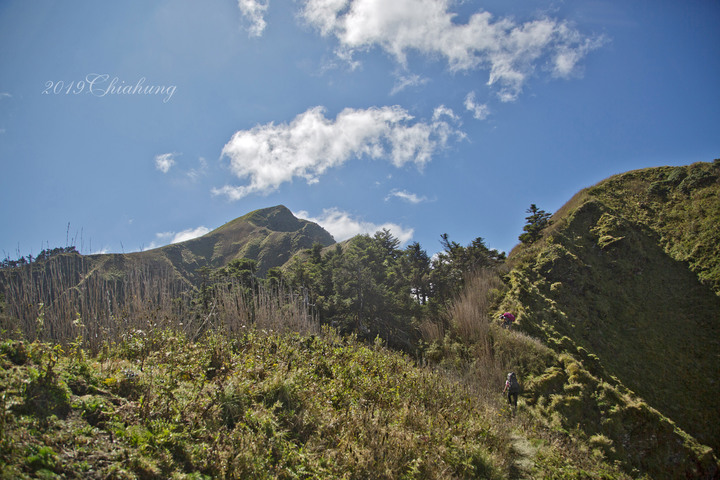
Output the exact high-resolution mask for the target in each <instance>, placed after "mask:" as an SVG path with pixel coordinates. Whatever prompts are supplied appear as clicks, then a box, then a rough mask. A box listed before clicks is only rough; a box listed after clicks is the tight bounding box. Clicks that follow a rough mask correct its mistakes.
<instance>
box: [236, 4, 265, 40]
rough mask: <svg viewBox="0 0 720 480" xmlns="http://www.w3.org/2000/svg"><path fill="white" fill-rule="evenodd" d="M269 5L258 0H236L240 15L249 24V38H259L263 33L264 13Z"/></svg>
mask: <svg viewBox="0 0 720 480" xmlns="http://www.w3.org/2000/svg"><path fill="white" fill-rule="evenodd" d="M269 4H270V1H269V0H266V1H264V2H262V1H259V0H238V7H239V8H240V13H242V15H243V16H244V17H245V18H246V19H247V20H248V21H249V22H250V26H249V27H248V34H249V35H250V36H251V37H260V36H262V34H263V32H264V31H265V27H266V26H267V22H265V12H266V11H267V9H268V6H269Z"/></svg>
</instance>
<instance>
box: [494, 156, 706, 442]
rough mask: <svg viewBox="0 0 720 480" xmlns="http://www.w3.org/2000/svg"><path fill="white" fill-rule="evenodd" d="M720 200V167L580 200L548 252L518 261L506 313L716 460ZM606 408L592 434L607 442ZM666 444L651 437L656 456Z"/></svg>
mask: <svg viewBox="0 0 720 480" xmlns="http://www.w3.org/2000/svg"><path fill="white" fill-rule="evenodd" d="M719 193H720V162H718V161H717V160H716V161H715V162H714V163H698V164H693V165H690V166H686V167H664V168H654V169H646V170H639V171H633V172H628V173H625V174H621V175H617V176H614V177H611V178H609V179H608V180H605V181H603V182H601V183H599V184H598V185H596V186H594V187H591V188H589V189H586V190H584V191H582V192H580V193H578V194H577V195H576V196H575V197H574V198H573V199H572V200H571V201H570V202H568V204H566V205H565V206H564V207H563V208H562V209H560V210H559V211H558V212H557V213H556V214H555V215H554V216H553V218H552V221H553V224H552V226H551V227H549V228H548V229H547V230H546V231H545V232H544V237H543V238H542V239H541V240H540V241H539V242H537V243H536V244H533V245H531V246H525V245H521V246H518V247H517V248H516V249H515V250H514V251H513V252H512V253H511V257H510V259H511V262H512V264H513V265H514V268H513V270H512V271H511V273H510V274H509V276H508V281H509V287H510V288H509V291H508V293H507V296H506V297H505V300H504V304H503V308H507V309H513V310H515V311H517V312H518V313H519V315H518V326H519V328H521V329H522V330H524V331H525V332H527V333H529V334H531V335H533V336H536V337H538V338H540V339H542V340H543V341H544V342H545V343H547V344H548V345H550V346H552V347H553V348H555V349H556V350H557V351H558V352H561V353H562V352H564V353H568V354H571V355H572V356H573V358H575V359H577V360H580V361H582V362H583V364H584V365H585V366H586V367H588V368H590V369H591V370H592V371H593V374H595V375H597V377H598V378H599V379H600V380H604V381H609V382H614V383H617V382H620V384H621V385H624V386H625V387H628V388H629V389H630V390H632V391H633V392H635V393H636V394H637V395H639V396H640V397H642V399H644V400H645V401H647V403H648V405H649V407H650V410H653V409H655V410H657V411H659V412H660V413H661V414H662V415H664V416H665V417H667V418H669V419H671V420H672V421H673V422H674V423H675V424H676V425H677V426H679V427H680V428H682V429H683V430H684V431H686V432H688V433H689V434H690V435H692V436H693V437H694V438H696V439H697V440H698V441H700V442H701V443H703V444H705V445H710V446H711V447H713V448H714V449H715V450H716V451H718V449H720V432H719V431H718V428H717V425H720V297H719V296H718V295H720V275H719V272H720V260H719V258H720V230H719V229H718V228H717V225H718V224H720V196H719ZM563 378H564V377H563V375H559V376H558V377H557V378H556V379H555V380H557V381H556V382H555V383H556V384H555V386H554V387H553V388H549V389H548V390H547V391H545V392H544V395H545V397H546V399H547V400H548V401H550V400H551V398H552V395H558V398H559V396H561V395H563V389H565V393H567V388H566V387H567V378H564V380H565V381H563ZM545 380H547V379H545ZM539 383H543V382H540V381H539ZM543 388H548V382H544V387H543ZM565 398H571V397H570V396H566V397H565ZM597 405H600V403H596V407H595V409H596V410H598V409H599V411H600V416H599V417H598V422H597V427H593V428H595V430H596V431H597V433H599V434H610V433H612V432H609V431H608V429H610V427H611V426H610V425H609V424H608V423H607V417H603V415H604V414H602V408H601V407H597ZM650 410H647V411H650ZM603 418H605V419H606V420H603ZM648 418H649V417H648ZM576 420H578V421H580V422H583V421H586V419H584V418H582V417H578V418H577V419H576ZM588 421H589V420H588ZM603 422H605V423H603ZM604 426H605V427H606V428H604ZM590 430H592V429H590ZM626 433H627V435H628V437H629V436H630V435H631V433H630V432H626ZM660 436H662V435H661V434H660V433H658V432H655V433H652V432H648V439H647V441H648V444H647V448H648V449H649V448H650V447H651V446H652V448H655V449H658V448H660V447H662V446H661V445H658V438H659V437H660ZM651 438H654V439H655V440H652V441H651ZM667 438H670V437H669V436H668V437H667ZM653 441H655V444H653V443H652V442H653ZM653 445H654V446H653ZM618 447H620V446H618Z"/></svg>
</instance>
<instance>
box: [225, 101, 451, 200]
mask: <svg viewBox="0 0 720 480" xmlns="http://www.w3.org/2000/svg"><path fill="white" fill-rule="evenodd" d="M456 118H457V117H456V116H455V115H454V114H453V113H452V110H450V109H448V108H446V107H442V106H441V107H438V109H436V111H435V113H434V114H433V119H432V120H431V121H413V117H412V116H411V115H410V114H409V113H408V112H407V111H406V110H404V109H403V108H401V107H399V106H392V107H373V108H368V109H366V110H357V109H352V108H346V109H345V110H343V111H342V112H340V113H339V114H338V115H337V117H336V118H335V119H334V120H332V119H328V118H326V117H325V109H324V108H323V107H315V108H311V109H309V110H307V111H306V112H304V113H302V114H300V115H298V116H297V117H295V119H294V120H293V121H292V122H290V123H289V124H279V125H275V124H274V123H269V124H265V125H258V126H256V127H254V128H252V129H250V130H241V131H239V132H236V133H235V134H234V135H233V136H232V138H231V139H230V141H229V142H228V143H227V144H226V145H225V147H224V148H223V151H222V156H223V157H224V158H227V159H228V160H229V161H230V171H231V172H232V173H233V174H234V175H235V176H236V177H237V178H239V179H241V180H243V179H249V183H248V184H247V185H242V186H231V185H226V186H224V187H222V188H215V189H213V193H214V194H216V195H226V196H227V197H228V198H229V199H231V200H238V199H240V198H243V197H245V196H247V195H249V194H252V193H260V194H267V193H270V192H272V191H275V190H277V189H278V188H279V186H280V185H281V184H283V183H285V182H290V181H292V180H293V179H294V178H296V177H299V178H303V179H305V180H306V181H307V182H308V183H309V184H313V183H317V182H319V181H320V180H319V177H320V176H322V175H323V174H324V173H325V172H326V171H327V170H328V169H330V168H333V167H337V166H340V165H342V164H344V163H345V162H347V161H348V160H350V159H351V158H362V157H369V158H373V159H385V160H387V161H389V162H390V163H392V164H393V165H394V166H396V167H402V166H403V165H405V164H408V163H410V164H415V165H416V166H417V168H419V169H422V168H423V166H424V165H425V164H426V163H428V162H430V161H431V159H432V157H433V155H434V154H435V153H436V151H437V150H438V149H441V148H443V147H445V146H446V144H447V142H448V141H449V139H450V138H451V137H453V136H455V137H457V138H463V136H464V134H463V133H462V132H460V131H458V130H457V129H456V128H455V126H454V124H453V123H451V122H453V121H454V119H456ZM448 119H449V120H450V121H448Z"/></svg>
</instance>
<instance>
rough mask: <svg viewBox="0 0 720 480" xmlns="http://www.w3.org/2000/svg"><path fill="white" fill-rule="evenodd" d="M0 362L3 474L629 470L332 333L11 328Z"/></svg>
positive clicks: (376, 348)
mask: <svg viewBox="0 0 720 480" xmlns="http://www.w3.org/2000/svg"><path fill="white" fill-rule="evenodd" d="M0 366H1V367H2V368H1V369H0V387H2V389H3V392H5V393H4V394H3V396H2V399H3V405H4V410H3V412H4V413H3V416H2V417H1V418H0V420H1V422H0V435H1V436H0V477H2V478H14V479H26V478H68V479H70V478H78V479H80V478H82V479H103V480H104V479H155V478H157V479H160V478H163V479H165V478H174V479H209V478H268V479H270V478H286V479H292V478H327V479H334V478H337V479H340V478H348V479H367V478H376V479H396V478H407V479H412V478H425V479H448V478H483V479H502V478H523V477H524V476H525V475H538V477H534V478H540V477H542V478H563V477H565V476H566V475H567V476H569V477H572V478H586V477H587V476H590V477H592V478H606V479H618V480H621V479H626V478H628V477H627V476H626V475H624V474H622V473H621V472H620V471H619V470H618V469H617V468H616V467H614V466H612V465H609V464H606V463H604V462H602V461H601V460H599V459H598V458H596V457H595V458H588V457H587V455H584V452H583V451H582V449H580V448H578V447H577V446H576V445H572V444H566V443H562V442H558V441H557V440H553V439H552V438H548V437H543V436H542V435H541V434H539V433H533V432H532V431H531V430H530V429H528V433H527V436H525V434H522V435H523V436H522V437H518V434H519V433H518V432H520V431H521V429H522V426H521V425H520V424H515V423H513V422H511V421H509V417H508V414H507V412H506V411H503V410H502V409H501V407H498V406H497V405H496V404H493V403H487V402H484V401H482V399H481V398H480V397H478V396H477V395H476V394H474V393H473V392H472V391H470V390H468V389H467V387H465V386H463V384H462V383H460V382H458V381H457V380H453V379H451V378H448V377H447V376H445V375H442V374H440V373H436V372H433V371H431V370H430V369H427V368H422V367H418V366H417V365H415V364H414V363H413V362H412V361H411V360H410V359H409V358H407V357H405V356H402V355H400V354H398V353H396V352H393V351H390V350H388V349H386V348H384V347H382V346H381V345H379V344H375V345H365V344H360V343H358V342H357V341H355V340H354V339H353V338H344V339H343V338H340V337H339V336H337V335H336V334H334V333H333V332H332V331H330V330H326V331H325V332H323V333H322V334H320V335H319V336H300V335H296V334H290V335H278V334H267V333H262V332H260V331H252V330H249V331H246V332H245V333H244V334H242V335H238V336H235V337H233V338H229V337H228V336H226V335H210V336H207V337H205V338H203V339H202V340H200V341H198V342H190V341H188V339H187V338H186V337H184V336H183V335H182V334H178V333H174V332H173V331H171V330H159V331H156V332H153V333H151V334H147V335H145V334H142V333H141V332H140V333H138V332H136V333H134V334H132V335H128V336H126V338H125V340H124V341H123V342H120V343H118V344H114V345H110V344H109V345H106V346H105V347H103V348H102V349H101V352H100V353H99V354H98V355H92V354H90V353H89V352H87V351H86V350H84V349H83V348H82V345H77V344H75V345H74V346H72V347H70V348H68V349H67V350H66V351H63V350H61V349H59V348H58V347H53V346H52V345H48V344H41V343H33V344H25V343H21V342H16V341H5V342H2V343H0ZM518 429H520V430H518Z"/></svg>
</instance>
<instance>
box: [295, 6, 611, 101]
mask: <svg viewBox="0 0 720 480" xmlns="http://www.w3.org/2000/svg"><path fill="white" fill-rule="evenodd" d="M450 3H451V2H450V1H449V0H393V1H392V2H388V1H386V0H306V1H305V4H304V6H303V9H302V12H301V15H302V17H303V18H304V19H305V21H307V22H308V23H309V24H310V25H312V26H314V27H316V28H317V29H318V30H319V31H320V33H321V34H322V35H324V36H334V37H335V38H337V40H338V42H339V48H338V50H337V54H338V55H339V56H340V57H341V58H345V59H352V56H353V54H354V53H355V52H356V51H363V50H368V49H370V48H373V47H380V48H382V49H383V50H385V51H386V52H388V53H389V54H390V55H392V56H393V57H395V59H396V60H397V61H398V62H399V63H400V64H401V65H402V66H406V65H407V57H406V55H407V53H408V52H409V51H411V50H414V51H417V52H419V53H421V54H426V55H432V56H440V57H442V58H444V59H445V60H446V61H447V63H448V66H449V68H450V70H451V71H454V72H457V71H468V70H476V69H484V70H489V77H488V82H487V83H488V85H497V86H498V88H499V91H498V95H499V96H500V99H501V100H503V101H512V100H515V99H516V98H517V97H518V95H519V94H520V93H521V91H522V88H523V85H524V83H525V81H526V79H527V77H528V76H529V75H530V74H532V72H533V71H534V69H535V65H536V64H537V63H539V62H543V61H544V62H545V63H551V64H552V67H551V70H552V72H553V75H555V76H568V75H569V74H570V73H571V72H572V71H573V70H574V69H575V66H576V64H577V62H578V61H580V60H581V59H582V58H583V57H584V56H585V55H586V54H587V53H588V52H589V51H590V50H591V49H593V48H596V47H597V46H598V45H599V44H600V43H601V42H600V41H598V40H597V39H589V38H586V37H584V36H583V35H581V34H580V33H579V32H577V31H576V30H574V29H572V28H571V27H570V26H569V25H568V24H567V23H566V22H564V21H560V20H555V19H551V18H541V19H538V20H534V21H529V22H526V23H522V24H517V23H515V22H514V21H512V20H510V19H507V18H506V19H500V20H497V21H494V20H493V17H492V15H491V14H490V13H488V12H483V11H479V12H477V13H475V14H473V15H471V16H470V18H469V20H468V22H467V23H465V24H458V23H455V22H454V21H453V18H454V17H455V14H454V13H452V12H450V11H449V6H450Z"/></svg>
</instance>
